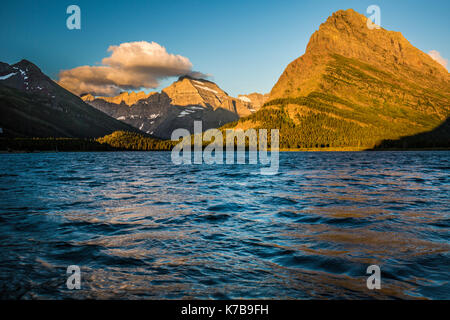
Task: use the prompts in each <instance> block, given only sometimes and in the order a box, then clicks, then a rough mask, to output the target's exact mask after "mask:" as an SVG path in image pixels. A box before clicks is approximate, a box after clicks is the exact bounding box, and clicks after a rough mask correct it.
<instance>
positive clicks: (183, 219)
mask: <svg viewBox="0 0 450 320" xmlns="http://www.w3.org/2000/svg"><path fill="white" fill-rule="evenodd" d="M449 160H450V152H444V151H443V152H357V153H332V152H331V153H281V154H280V170H279V173H278V174H277V175H275V176H263V175H260V174H257V173H258V166H257V165H180V166H176V165H173V164H172V163H171V161H170V153H162V152H161V153H155V152H147V153H145V152H143V153H140V152H116V153H38V154H2V155H0V189H1V190H0V291H1V293H0V297H1V298H23V299H33V298H38V299H42V298H43V299H47V298H104V299H108V298H115V299H117V298H119V299H120V298H130V299H135V298H137V299H142V298H162V299H166V298H167V299H175V298H212V299H223V298H276V299H279V298H289V299H305V298H306V299H308V298H319V299H329V298H344V299H359V298H406V299H411V298H431V299H450V284H449V281H450V267H449V266H450V258H449V257H450V255H449V249H450V232H449V231H450V229H449V227H450V201H449V198H450V194H449V191H450V178H449V172H450V170H449V169H450V164H449ZM371 264H376V265H379V266H380V268H381V286H382V288H381V290H369V289H368V288H367V286H366V279H367V277H368V275H366V269H367V267H368V266H369V265H371ZM68 265H78V266H80V268H81V277H82V278H81V286H82V288H81V290H75V291H71V290H68V289H67V288H66V284H65V283H66V279H67V275H66V268H67V266H68Z"/></svg>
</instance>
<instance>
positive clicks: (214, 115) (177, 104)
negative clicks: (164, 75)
mask: <svg viewBox="0 0 450 320" xmlns="http://www.w3.org/2000/svg"><path fill="white" fill-rule="evenodd" d="M132 95H134V96H135V97H136V98H134V99H133V100H132V99H129V97H130V96H132ZM81 98H82V99H83V100H84V101H86V102H87V103H89V104H90V105H92V106H94V107H95V108H97V109H99V110H101V111H103V112H105V113H106V114H108V115H110V116H111V117H114V118H116V119H118V120H121V121H124V122H125V123H128V124H130V125H132V126H134V127H136V128H138V129H139V130H142V131H145V132H147V133H149V134H152V135H154V136H156V137H159V138H163V139H170V137H171V134H172V132H173V131H174V130H175V129H177V128H185V129H188V130H189V131H190V132H193V124H194V121H195V120H201V121H202V123H203V130H207V129H210V128H217V127H220V126H222V125H224V124H226V123H229V122H233V121H236V120H238V119H239V117H240V116H247V115H251V114H252V113H253V112H254V111H253V110H254V109H253V106H252V102H251V100H250V101H247V100H243V99H236V98H233V97H230V96H229V95H228V94H227V93H226V92H225V91H223V90H222V89H220V88H219V86H217V85H216V84H215V83H214V82H211V81H208V80H203V79H194V78H191V77H188V76H184V77H180V78H179V79H178V80H177V81H175V82H174V83H172V84H171V85H170V86H168V87H167V88H165V89H163V90H162V91H161V93H155V92H153V93H150V94H148V95H145V94H143V93H140V94H134V93H131V94H128V93H122V94H121V95H120V96H117V97H112V98H105V97H93V96H92V95H89V94H88V95H84V96H82V97H81Z"/></svg>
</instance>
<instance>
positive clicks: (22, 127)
mask: <svg viewBox="0 0 450 320" xmlns="http://www.w3.org/2000/svg"><path fill="white" fill-rule="evenodd" d="M0 114H1V117H0V127H1V128H2V131H3V133H2V136H12V137H17V136H19V137H20V136H21V137H72V138H88V137H89V138H91V137H100V136H104V135H107V134H110V133H112V132H114V131H118V130H123V131H134V132H138V130H136V129H135V128H133V127H131V126H129V125H127V124H125V123H122V122H120V121H118V120H116V119H113V118H111V117H109V116H108V115H106V114H104V113H103V112H101V111H99V110H97V109H95V108H93V107H91V106H89V105H88V104H86V103H85V102H83V101H82V100H81V99H80V98H79V97H77V96H75V95H73V94H72V93H70V92H69V91H67V90H65V89H63V88H62V87H60V86H59V85H58V84H56V83H55V82H54V81H52V80H51V79H50V78H49V77H48V76H46V75H45V74H43V73H42V72H41V70H40V69H39V68H38V67H37V66H36V65H34V64H33V63H31V62H29V61H27V60H22V61H20V62H18V63H16V64H13V65H9V64H7V63H2V62H0Z"/></svg>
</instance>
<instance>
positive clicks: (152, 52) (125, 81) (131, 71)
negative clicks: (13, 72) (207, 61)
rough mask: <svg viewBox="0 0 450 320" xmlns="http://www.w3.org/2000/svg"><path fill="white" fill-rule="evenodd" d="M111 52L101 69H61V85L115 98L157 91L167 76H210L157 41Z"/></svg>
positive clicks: (127, 44)
mask: <svg viewBox="0 0 450 320" xmlns="http://www.w3.org/2000/svg"><path fill="white" fill-rule="evenodd" d="M108 52H111V55H110V56H109V57H106V58H104V59H103V60H102V64H101V65H100V66H80V67H76V68H74V69H70V70H62V71H61V72H60V73H59V81H58V83H59V84H60V85H61V86H63V87H64V88H66V89H68V90H69V91H71V92H73V93H75V94H81V93H91V94H93V95H106V96H112V95H116V94H118V93H119V92H120V91H123V90H136V89H140V88H156V87H158V86H159V81H160V80H162V79H164V78H167V77H174V76H182V75H191V76H196V77H207V75H204V74H202V73H199V72H195V71H192V63H191V62H190V61H189V59H188V58H186V57H183V56H181V55H175V54H169V53H168V52H167V51H166V48H164V47H163V46H161V45H159V44H158V43H156V42H146V41H138V42H125V43H121V44H120V45H118V46H110V47H109V48H108Z"/></svg>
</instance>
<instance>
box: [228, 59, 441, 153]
mask: <svg viewBox="0 0 450 320" xmlns="http://www.w3.org/2000/svg"><path fill="white" fill-rule="evenodd" d="M325 70H326V71H325V72H324V73H323V75H322V76H321V78H320V80H319V85H318V89H317V90H315V91H313V92H311V93H309V94H308V95H306V96H300V97H298V98H280V99H275V100H271V101H269V102H267V103H266V104H265V105H264V107H263V108H262V109H261V110H259V111H258V112H256V113H255V114H253V115H251V116H249V117H246V118H242V119H240V120H239V121H238V122H236V123H233V124H230V125H227V126H226V127H228V128H229V127H235V128H239V127H244V128H248V127H253V128H267V129H280V147H281V148H316V147H359V148H373V147H375V146H377V145H378V144H380V143H381V142H382V141H383V140H386V139H389V140H396V139H400V138H401V137H404V136H411V135H416V134H418V133H422V132H427V131H431V130H433V129H434V128H436V127H438V126H439V125H440V124H442V123H443V122H444V121H445V120H446V119H447V117H448V116H449V115H450V93H449V92H445V93H443V92H442V91H434V90H432V89H428V88H424V87H421V86H419V85H417V84H415V83H413V82H410V81H406V80H404V78H401V77H399V76H397V75H395V74H393V73H388V72H386V71H381V70H379V69H377V68H375V67H373V66H371V65H369V64H366V63H363V62H360V61H358V60H356V59H352V58H346V57H343V56H341V55H338V54H333V55H331V59H330V60H329V62H328V63H327V65H326V69H325ZM411 72H413V71H411ZM299 91H301V89H300V90H299ZM443 138H444V137H442V139H443Z"/></svg>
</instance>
